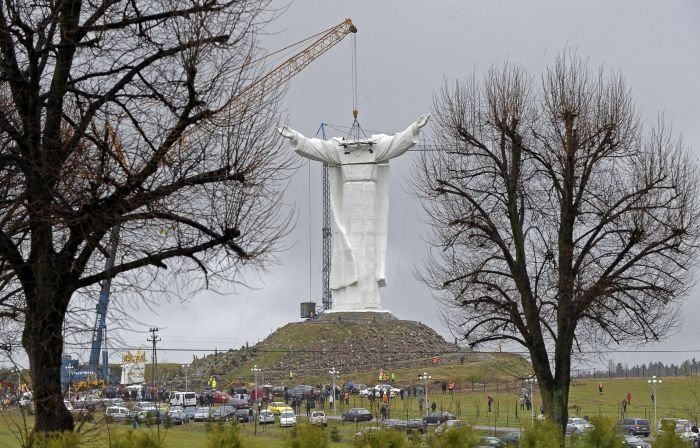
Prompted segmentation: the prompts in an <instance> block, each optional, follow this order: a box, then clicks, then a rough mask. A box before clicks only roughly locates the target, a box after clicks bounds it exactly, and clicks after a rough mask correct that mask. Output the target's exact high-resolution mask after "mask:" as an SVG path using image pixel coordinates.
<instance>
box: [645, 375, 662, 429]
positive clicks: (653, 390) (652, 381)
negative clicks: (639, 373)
mask: <svg viewBox="0 0 700 448" xmlns="http://www.w3.org/2000/svg"><path fill="white" fill-rule="evenodd" d="M647 383H649V384H650V385H651V397H652V401H653V402H654V432H656V431H657V430H658V427H657V425H658V422H657V421H656V401H657V398H658V397H657V396H656V386H657V385H659V384H661V383H662V381H661V380H657V379H656V375H654V376H652V377H651V379H650V380H647Z"/></svg>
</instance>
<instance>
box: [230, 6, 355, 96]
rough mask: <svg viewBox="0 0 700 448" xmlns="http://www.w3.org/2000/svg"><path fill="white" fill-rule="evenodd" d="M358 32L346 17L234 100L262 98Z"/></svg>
mask: <svg viewBox="0 0 700 448" xmlns="http://www.w3.org/2000/svg"><path fill="white" fill-rule="evenodd" d="M356 32H357V28H356V27H355V25H354V24H353V23H352V20H351V19H345V20H343V21H342V22H341V23H339V24H338V25H336V26H334V27H332V28H329V29H327V30H326V31H322V32H321V33H319V34H316V36H320V37H319V38H318V39H316V40H315V41H314V42H313V43H311V45H309V46H308V47H306V48H304V49H303V50H301V51H300V52H298V53H296V54H295V55H293V56H292V57H290V58H289V59H287V60H286V61H284V62H283V63H281V64H280V65H278V66H277V67H275V68H274V69H272V70H271V71H270V72H269V73H268V74H267V75H265V76H263V77H261V78H260V79H258V80H256V81H255V82H253V83H252V84H251V85H249V86H248V87H247V88H246V89H245V90H243V92H241V93H240V94H239V95H237V96H236V97H235V98H233V100H232V101H233V102H234V103H236V104H240V105H246V104H249V103H250V102H251V100H252V99H254V98H262V97H264V96H266V95H267V94H269V93H270V92H273V91H275V90H276V89H277V88H279V87H280V86H281V85H283V84H284V83H286V82H287V81H289V80H290V79H291V78H292V77H293V76H295V75H296V74H297V73H299V72H300V71H302V70H303V69H304V68H305V67H306V66H308V65H309V64H311V62H313V61H314V60H315V59H316V58H318V57H319V56H321V55H322V54H323V53H325V52H326V51H328V50H330V49H331V48H332V47H333V46H335V45H336V44H338V43H339V42H340V41H341V40H343V38H345V36H347V35H348V34H350V33H356ZM306 40H308V39H306ZM295 45H296V44H295Z"/></svg>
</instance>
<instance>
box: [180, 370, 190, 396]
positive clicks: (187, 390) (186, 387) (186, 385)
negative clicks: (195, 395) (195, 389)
mask: <svg viewBox="0 0 700 448" xmlns="http://www.w3.org/2000/svg"><path fill="white" fill-rule="evenodd" d="M180 367H182V368H183V369H185V392H189V391H190V390H189V385H188V384H187V369H189V368H190V366H189V364H183V365H181V366H180Z"/></svg>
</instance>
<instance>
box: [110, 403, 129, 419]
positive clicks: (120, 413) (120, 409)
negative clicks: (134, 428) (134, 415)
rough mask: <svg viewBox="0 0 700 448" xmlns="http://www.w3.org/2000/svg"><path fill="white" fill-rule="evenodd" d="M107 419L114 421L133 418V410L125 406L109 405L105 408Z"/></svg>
mask: <svg viewBox="0 0 700 448" xmlns="http://www.w3.org/2000/svg"><path fill="white" fill-rule="evenodd" d="M105 419H106V420H107V421H112V422H125V421H128V420H131V411H130V410H129V409H128V408H125V407H124V406H108V407H107V409H105Z"/></svg>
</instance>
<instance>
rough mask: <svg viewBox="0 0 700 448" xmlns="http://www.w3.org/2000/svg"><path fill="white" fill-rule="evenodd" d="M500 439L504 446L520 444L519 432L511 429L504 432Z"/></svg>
mask: <svg viewBox="0 0 700 448" xmlns="http://www.w3.org/2000/svg"><path fill="white" fill-rule="evenodd" d="M501 440H503V442H505V444H506V446H520V432H519V431H511V432H509V433H506V435H504V436H503V437H501Z"/></svg>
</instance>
